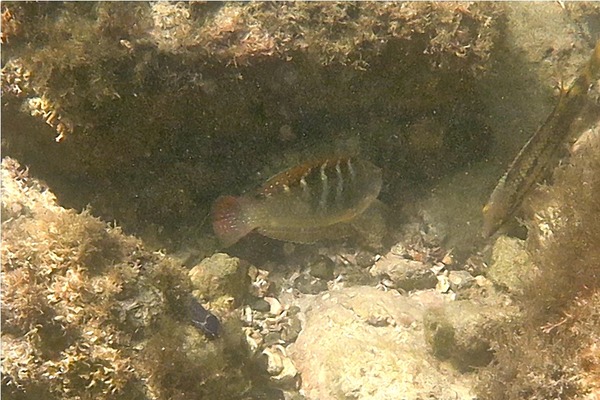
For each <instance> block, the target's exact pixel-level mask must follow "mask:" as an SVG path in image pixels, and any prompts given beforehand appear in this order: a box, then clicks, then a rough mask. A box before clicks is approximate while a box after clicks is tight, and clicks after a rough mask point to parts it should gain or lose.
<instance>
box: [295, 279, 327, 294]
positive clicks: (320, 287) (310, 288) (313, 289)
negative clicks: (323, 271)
mask: <svg viewBox="0 0 600 400" xmlns="http://www.w3.org/2000/svg"><path fill="white" fill-rule="evenodd" d="M295 286H296V289H298V291H300V293H304V294H318V293H321V292H323V291H325V290H327V282H326V281H324V280H322V279H318V278H311V277H310V276H305V275H303V276H300V277H299V278H298V279H296V282H295Z"/></svg>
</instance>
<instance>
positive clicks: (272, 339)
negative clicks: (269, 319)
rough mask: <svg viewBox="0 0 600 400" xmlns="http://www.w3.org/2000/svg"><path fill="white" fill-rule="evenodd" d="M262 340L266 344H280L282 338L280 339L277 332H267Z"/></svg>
mask: <svg viewBox="0 0 600 400" xmlns="http://www.w3.org/2000/svg"><path fill="white" fill-rule="evenodd" d="M264 342H265V345H266V346H273V345H275V344H281V343H282V342H283V340H281V334H280V333H279V332H269V333H267V334H266V335H265V337H264Z"/></svg>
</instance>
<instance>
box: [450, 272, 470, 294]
mask: <svg viewBox="0 0 600 400" xmlns="http://www.w3.org/2000/svg"><path fill="white" fill-rule="evenodd" d="M448 280H449V281H450V285H451V286H452V289H453V290H455V291H456V290H462V289H466V288H469V287H471V286H472V285H473V283H474V282H475V278H473V276H472V275H471V274H470V273H468V272H467V271H450V273H449V274H448Z"/></svg>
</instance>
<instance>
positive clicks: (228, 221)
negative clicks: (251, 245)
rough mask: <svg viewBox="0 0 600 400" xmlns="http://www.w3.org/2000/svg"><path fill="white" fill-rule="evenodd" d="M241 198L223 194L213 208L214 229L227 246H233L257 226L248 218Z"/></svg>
mask: <svg viewBox="0 0 600 400" xmlns="http://www.w3.org/2000/svg"><path fill="white" fill-rule="evenodd" d="M240 200H241V199H239V198H236V197H233V196H221V197H219V198H218V199H217V200H216V201H215V203H214V205H213V208H212V225H213V230H214V231H215V234H216V235H217V237H218V238H219V240H220V241H221V243H223V245H224V246H225V247H229V246H231V245H232V244H234V243H235V242H237V241H238V240H240V239H241V238H242V237H244V236H246V235H247V234H248V233H250V232H251V231H252V230H253V229H254V228H256V227H255V226H252V225H251V224H249V223H248V221H247V220H246V218H245V216H244V213H243V210H242V207H241V204H240Z"/></svg>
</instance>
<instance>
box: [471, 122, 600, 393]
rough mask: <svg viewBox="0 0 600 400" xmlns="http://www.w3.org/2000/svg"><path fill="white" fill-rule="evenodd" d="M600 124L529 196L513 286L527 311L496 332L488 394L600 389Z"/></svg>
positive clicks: (486, 378)
mask: <svg viewBox="0 0 600 400" xmlns="http://www.w3.org/2000/svg"><path fill="white" fill-rule="evenodd" d="M599 129H600V126H599V125H598V124H597V123H596V124H595V125H594V127H593V128H592V129H591V130H590V131H589V132H588V134H587V135H585V136H586V138H585V139H584V138H582V139H583V140H581V139H580V142H581V143H579V146H580V148H579V150H578V151H577V152H576V153H575V154H573V155H572V156H571V157H570V160H569V162H568V163H565V164H563V165H561V166H560V167H558V168H557V169H556V171H555V172H554V174H553V184H552V185H545V186H543V187H541V188H538V189H536V190H535V191H534V192H533V193H532V195H531V199H530V200H529V201H528V202H527V205H526V207H527V210H528V211H529V212H528V214H529V215H531V218H530V219H528V220H527V221H529V222H527V225H528V228H529V235H528V238H527V240H526V242H525V248H526V249H527V251H528V252H529V254H530V256H529V257H530V261H529V262H527V263H528V264H529V266H528V267H526V268H520V269H518V270H516V271H515V274H517V278H520V282H521V283H520V284H519V287H520V289H519V290H518V291H515V292H514V293H515V298H516V300H517V301H518V302H519V304H521V306H522V307H523V315H522V317H521V318H518V319H515V320H514V321H513V323H511V324H506V325H505V326H502V327H499V329H498V330H497V331H496V334H494V335H491V336H490V337H491V338H492V340H493V342H494V344H493V345H492V349H493V350H494V352H495V356H494V357H495V361H494V362H493V363H492V364H491V365H490V366H489V367H487V368H486V369H485V370H484V371H483V374H482V381H481V384H480V389H481V395H482V397H483V398H489V399H522V398H527V399H548V398H558V399H573V398H584V399H595V398H597V397H598V395H600V369H599V365H600V363H599V361H600V357H599V355H600V353H599V352H598V351H599V349H600V318H599V314H598V310H599V309H600V303H599V301H600V273H599V270H598V265H600V264H599V262H600V246H598V244H599V243H600V236H599V235H600V200H599V199H600V141H599V138H600V136H599V135H598V133H600V130H599ZM503 256H504V257H507V259H506V260H507V261H509V260H510V258H508V257H510V256H508V253H505V255H503ZM518 257H519V259H520V260H521V261H519V262H520V263H523V262H524V261H523V257H522V256H521V255H519V256H518ZM517 293H518V294H517Z"/></svg>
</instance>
